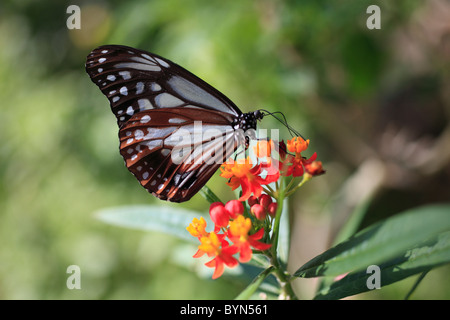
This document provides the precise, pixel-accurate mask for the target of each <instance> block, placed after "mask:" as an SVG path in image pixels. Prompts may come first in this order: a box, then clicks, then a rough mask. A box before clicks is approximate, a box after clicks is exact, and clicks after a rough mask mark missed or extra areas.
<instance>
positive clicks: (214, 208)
mask: <svg viewBox="0 0 450 320" xmlns="http://www.w3.org/2000/svg"><path fill="white" fill-rule="evenodd" d="M209 215H210V217H211V220H212V221H213V222H214V224H215V225H216V227H227V226H228V221H229V220H230V214H229V213H228V211H227V210H226V209H225V206H224V205H223V203H221V202H214V203H213V204H211V206H210V207H209Z"/></svg>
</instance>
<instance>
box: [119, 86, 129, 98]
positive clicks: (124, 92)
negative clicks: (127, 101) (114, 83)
mask: <svg viewBox="0 0 450 320" xmlns="http://www.w3.org/2000/svg"><path fill="white" fill-rule="evenodd" d="M120 94H121V95H123V96H127V95H128V89H127V87H125V86H123V87H122V88H120Z"/></svg>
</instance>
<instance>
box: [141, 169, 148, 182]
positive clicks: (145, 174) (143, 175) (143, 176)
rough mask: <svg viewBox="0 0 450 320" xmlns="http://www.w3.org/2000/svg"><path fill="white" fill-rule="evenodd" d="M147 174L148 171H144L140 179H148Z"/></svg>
mask: <svg viewBox="0 0 450 320" xmlns="http://www.w3.org/2000/svg"><path fill="white" fill-rule="evenodd" d="M148 176H149V173H148V172H147V171H145V172H144V173H143V174H142V179H144V180H147V179H148Z"/></svg>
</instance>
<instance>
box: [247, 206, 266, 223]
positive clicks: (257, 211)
mask: <svg viewBox="0 0 450 320" xmlns="http://www.w3.org/2000/svg"><path fill="white" fill-rule="evenodd" d="M250 211H251V213H252V214H253V215H254V216H255V217H256V219H258V220H264V219H265V218H266V214H267V213H266V209H264V207H263V206H262V205H260V204H258V203H257V204H254V205H253V206H252V207H251V208H250Z"/></svg>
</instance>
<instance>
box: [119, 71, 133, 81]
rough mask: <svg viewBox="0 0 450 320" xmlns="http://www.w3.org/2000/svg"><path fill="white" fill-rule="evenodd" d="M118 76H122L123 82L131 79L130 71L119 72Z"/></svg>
mask: <svg viewBox="0 0 450 320" xmlns="http://www.w3.org/2000/svg"><path fill="white" fill-rule="evenodd" d="M119 74H120V75H121V76H122V78H123V80H128V79H131V74H130V71H119Z"/></svg>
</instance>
